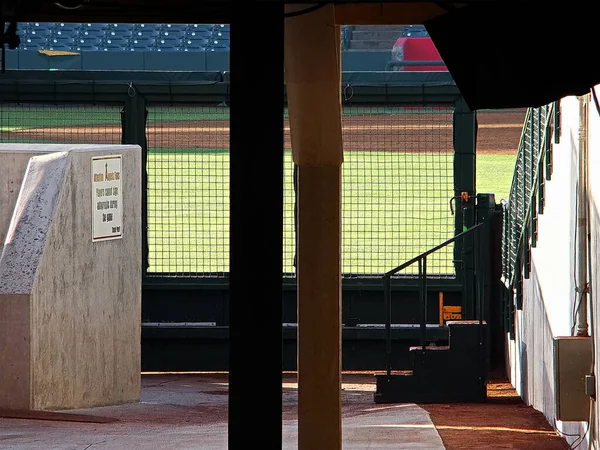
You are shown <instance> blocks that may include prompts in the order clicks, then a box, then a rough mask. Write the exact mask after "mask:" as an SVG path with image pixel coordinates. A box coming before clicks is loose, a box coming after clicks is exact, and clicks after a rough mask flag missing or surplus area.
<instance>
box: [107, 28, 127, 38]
mask: <svg viewBox="0 0 600 450" xmlns="http://www.w3.org/2000/svg"><path fill="white" fill-rule="evenodd" d="M132 34H133V31H132V30H131V28H111V29H109V30H107V31H106V36H107V37H111V36H122V37H129V36H131V35H132Z"/></svg>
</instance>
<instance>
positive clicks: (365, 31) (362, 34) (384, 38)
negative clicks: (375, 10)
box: [343, 25, 429, 51]
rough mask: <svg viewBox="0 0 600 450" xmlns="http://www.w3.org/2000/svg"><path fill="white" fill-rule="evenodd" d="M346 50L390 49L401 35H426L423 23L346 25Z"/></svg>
mask: <svg viewBox="0 0 600 450" xmlns="http://www.w3.org/2000/svg"><path fill="white" fill-rule="evenodd" d="M343 36H344V41H345V44H346V46H347V49H348V50H358V51H365V50H383V51H390V50H391V48H392V47H393V46H394V43H395V42H396V40H397V39H398V38H401V37H428V36H429V34H428V33H427V30H426V29H425V27H424V26H423V25H371V26H368V25H363V26H352V27H348V28H347V29H346V30H345V33H344V35H343Z"/></svg>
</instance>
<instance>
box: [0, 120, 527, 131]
mask: <svg viewBox="0 0 600 450" xmlns="http://www.w3.org/2000/svg"><path fill="white" fill-rule="evenodd" d="M440 128H444V129H450V128H452V124H423V125H400V124H390V125H348V126H344V127H343V130H347V131H372V130H384V131H385V130H438V129H440ZM479 128H480V129H485V128H487V129H500V128H523V125H522V124H517V123H494V124H481V125H479ZM283 129H284V130H285V131H289V130H290V127H284V128H283ZM50 130H52V131H59V132H61V133H68V134H105V133H120V132H121V128H120V127H102V126H100V127H85V126H83V127H48V128H29V129H27V128H21V129H15V130H10V132H12V133H48V132H49V131H50ZM3 131H4V130H3ZM147 131H148V132H149V133H157V132H167V133H184V132H185V133H214V132H216V131H221V132H226V131H229V127H185V126H181V127H148V128H147Z"/></svg>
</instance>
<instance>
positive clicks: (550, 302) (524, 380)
mask: <svg viewBox="0 0 600 450" xmlns="http://www.w3.org/2000/svg"><path fill="white" fill-rule="evenodd" d="M598 92H600V87H599V88H598ZM588 117H589V145H588V152H589V161H588V162H589V179H590V186H589V196H590V202H591V205H590V213H591V214H590V216H591V217H590V230H591V241H592V242H591V252H590V257H591V265H592V279H591V303H592V304H593V305H594V308H595V309H597V308H598V306H600V296H598V295H597V294H596V292H598V289H600V286H598V280H597V277H596V276H595V274H597V273H600V272H599V269H600V257H598V251H599V249H598V242H599V241H600V216H599V214H600V116H599V112H598V111H597V110H596V107H595V106H594V103H593V102H592V103H590V108H589V112H588ZM552 154H553V168H554V170H553V173H552V179H551V181H546V183H545V209H544V213H543V214H542V215H540V216H539V227H538V243H537V247H536V248H534V249H532V270H531V275H530V278H529V279H528V280H525V282H524V291H523V294H524V295H523V310H522V311H517V314H516V318H515V331H516V332H515V340H514V341H510V340H509V341H508V359H509V368H510V378H511V382H512V383H513V385H514V386H515V388H516V389H517V391H518V392H519V394H520V395H521V396H522V397H523V399H524V401H525V402H526V403H527V404H529V405H532V406H533V407H534V408H535V409H537V410H539V411H541V412H542V413H544V415H545V416H546V418H547V419H548V421H549V422H550V423H551V424H554V425H555V426H556V428H557V429H558V430H559V431H560V432H563V433H565V434H569V435H578V434H583V433H585V432H586V430H587V426H588V425H587V423H585V422H557V421H555V408H554V392H555V383H554V379H553V373H554V367H553V357H552V338H553V337H556V336H569V335H571V328H572V327H573V324H574V311H573V310H574V307H575V302H576V297H577V293H576V291H575V280H576V272H575V269H576V266H575V258H576V253H575V249H576V246H575V243H576V228H575V224H576V214H577V211H576V205H577V197H576V195H577V182H578V176H577V167H578V155H579V100H578V99H577V98H576V97H567V98H564V99H562V101H561V136H560V143H559V144H554V145H553V152H552ZM594 319H595V321H596V324H597V323H598V319H597V314H596V315H595V317H594ZM597 326H598V325H596V328H597ZM590 331H591V332H593V330H590ZM594 340H595V341H596V342H597V341H598V339H597V338H596V337H595V338H594ZM596 348H598V345H596ZM596 353H598V351H597V350H596ZM597 359H598V358H597ZM596 389H597V390H598V387H597V388H596ZM593 409H594V410H595V411H596V412H597V410H598V406H597V405H595V404H594V405H593ZM597 415H598V414H596V417H597ZM593 422H595V419H593ZM596 429H598V428H597V426H596ZM590 435H597V434H596V433H595V431H593V427H592V432H590V433H588V434H587V438H588V439H586V440H585V441H584V442H583V443H582V444H581V445H579V447H577V448H578V449H582V450H583V449H587V448H589V446H590V442H589V437H590ZM566 439H567V441H568V442H569V443H571V442H573V441H574V440H575V437H573V436H566Z"/></svg>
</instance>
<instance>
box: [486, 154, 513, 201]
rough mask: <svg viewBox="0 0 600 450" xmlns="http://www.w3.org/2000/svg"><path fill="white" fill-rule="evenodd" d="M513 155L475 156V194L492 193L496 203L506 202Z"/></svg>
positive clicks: (511, 175)
mask: <svg viewBox="0 0 600 450" xmlns="http://www.w3.org/2000/svg"><path fill="white" fill-rule="evenodd" d="M515 158H516V156H515V155H488V154H481V155H477V175H476V176H477V192H480V193H490V192H491V193H493V194H495V196H496V203H500V200H502V199H504V200H508V193H509V191H510V184H511V183H512V179H513V172H514V168H515Z"/></svg>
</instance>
